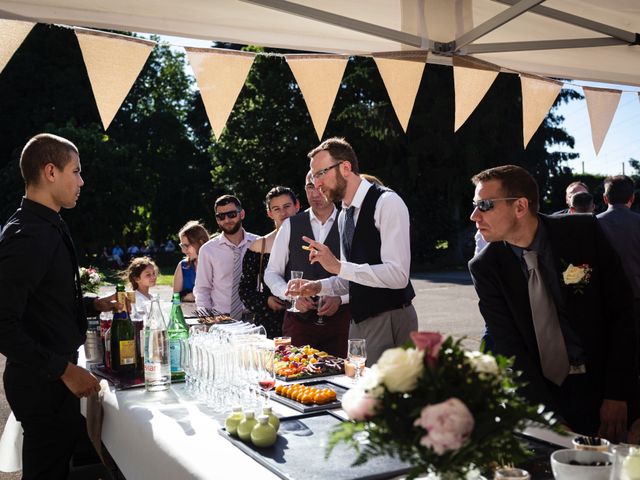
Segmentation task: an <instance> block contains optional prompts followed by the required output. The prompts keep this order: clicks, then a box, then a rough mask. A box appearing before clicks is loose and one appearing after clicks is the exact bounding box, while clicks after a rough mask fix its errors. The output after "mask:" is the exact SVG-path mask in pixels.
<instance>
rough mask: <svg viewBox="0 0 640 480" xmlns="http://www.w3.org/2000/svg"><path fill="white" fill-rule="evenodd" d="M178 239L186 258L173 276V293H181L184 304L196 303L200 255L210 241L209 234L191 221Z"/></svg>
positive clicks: (183, 228) (202, 227)
mask: <svg viewBox="0 0 640 480" xmlns="http://www.w3.org/2000/svg"><path fill="white" fill-rule="evenodd" d="M178 238H179V239H180V249H181V250H182V253H184V255H185V257H184V259H182V260H180V263H178V266H177V267H176V271H175V273H174V274H173V293H179V294H180V299H181V300H182V301H183V302H195V301H196V297H195V296H194V295H193V287H194V286H195V284H196V270H197V268H198V253H199V252H200V247H202V245H204V244H205V243H207V242H208V241H209V232H207V229H206V228H204V226H203V225H202V224H201V223H199V222H198V221H196V220H191V221H189V222H187V223H186V224H185V225H184V227H182V228H181V229H180V231H179V232H178Z"/></svg>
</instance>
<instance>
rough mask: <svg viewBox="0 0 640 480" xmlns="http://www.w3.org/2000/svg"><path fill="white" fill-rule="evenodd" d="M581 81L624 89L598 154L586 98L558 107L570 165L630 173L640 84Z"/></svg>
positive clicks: (638, 140)
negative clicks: (575, 156)
mask: <svg viewBox="0 0 640 480" xmlns="http://www.w3.org/2000/svg"><path fill="white" fill-rule="evenodd" d="M142 35H144V34H142ZM160 38H161V39H162V40H163V41H165V42H168V43H170V44H171V45H173V46H174V47H176V48H179V47H180V46H191V47H210V46H211V41H210V40H197V39H193V38H183V37H172V36H165V35H163V36H161V37H160ZM186 71H187V72H188V73H189V74H190V75H193V71H192V70H191V67H190V66H189V65H188V63H187V67H186ZM582 85H584V86H592V87H601V88H611V89H617V90H621V91H622V92H623V93H622V95H621V98H620V103H619V105H618V109H617V111H616V114H615V116H614V117H613V121H612V122H611V127H610V128H609V133H608V134H607V136H606V138H605V140H604V143H603V145H602V148H601V149H600V153H599V154H598V155H597V156H596V154H595V150H594V148H593V143H592V140H591V126H590V123H589V113H588V111H587V103H586V101H585V100H584V99H583V100H573V101H571V102H570V103H568V104H563V105H561V106H560V107H559V108H558V113H559V114H560V115H562V116H563V117H564V118H565V121H564V124H563V127H564V128H565V130H566V131H567V132H568V133H569V134H570V135H571V136H573V137H574V139H575V146H574V148H573V150H571V149H569V148H566V147H564V148H562V149H563V150H566V151H572V152H575V153H578V154H580V157H579V158H578V159H577V160H572V161H570V162H568V164H567V165H568V166H569V167H570V168H571V169H572V170H573V172H574V173H576V174H580V173H583V172H584V173H591V174H605V175H618V174H621V173H623V171H622V170H623V166H622V164H623V163H624V164H625V166H624V169H625V170H624V173H626V174H627V175H628V174H630V173H631V172H632V169H631V168H630V166H629V159H630V158H635V159H636V160H640V96H639V95H638V92H640V87H630V86H626V85H610V84H598V83H593V82H573V83H572V84H565V86H564V88H573V89H575V90H577V91H578V92H580V93H582V88H581V86H582Z"/></svg>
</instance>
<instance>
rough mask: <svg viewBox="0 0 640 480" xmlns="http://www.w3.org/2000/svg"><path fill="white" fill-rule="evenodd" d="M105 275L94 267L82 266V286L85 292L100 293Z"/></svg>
mask: <svg viewBox="0 0 640 480" xmlns="http://www.w3.org/2000/svg"><path fill="white" fill-rule="evenodd" d="M102 280H103V275H102V274H101V273H100V272H99V271H98V269H97V268H94V267H89V268H85V267H80V288H82V292H83V293H98V290H99V288H100V284H101V283H102Z"/></svg>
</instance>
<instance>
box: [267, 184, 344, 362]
mask: <svg viewBox="0 0 640 480" xmlns="http://www.w3.org/2000/svg"><path fill="white" fill-rule="evenodd" d="M304 190H305V193H306V195H307V201H308V202H309V207H310V208H308V209H307V210H305V211H304V212H302V213H301V214H299V215H296V216H294V217H290V218H288V219H286V220H285V221H284V222H283V223H282V226H281V227H280V230H279V231H278V235H277V236H276V239H275V241H274V243H273V247H272V248H271V256H270V257H269V264H268V265H267V269H266V271H265V273H264V280H265V283H266V284H267V285H268V286H269V288H270V289H271V292H272V293H273V294H274V295H276V296H278V297H280V298H282V299H286V298H287V297H286V296H285V293H284V292H285V291H286V290H287V280H288V279H289V277H290V276H291V271H292V270H298V271H302V272H304V275H303V278H306V279H307V280H317V279H321V278H328V277H330V276H331V274H330V273H329V272H327V271H326V270H324V269H323V268H322V266H321V265H320V264H316V265H311V264H310V263H309V258H308V257H309V254H308V253H307V252H306V251H305V250H304V249H303V248H302V247H303V245H306V242H304V241H303V240H302V237H303V235H306V236H309V237H313V238H314V239H316V240H318V241H320V242H323V243H325V244H326V245H327V246H328V247H329V248H330V249H331V251H333V252H334V253H335V254H336V255H339V254H340V233H339V232H338V222H337V218H338V211H337V209H336V207H335V205H334V204H333V203H331V202H330V201H329V200H328V199H327V198H326V197H325V196H324V195H323V194H322V192H320V190H318V189H317V188H316V186H315V185H314V184H313V177H312V176H311V172H309V173H308V174H307V178H306V182H305V187H304ZM348 301H349V295H344V296H343V297H339V296H327V297H323V298H322V302H321V304H319V303H318V301H317V300H314V299H311V298H305V297H300V298H299V299H297V301H296V308H297V309H298V310H300V312H298V313H295V312H289V311H287V312H286V313H285V316H284V321H283V323H282V332H283V334H284V335H286V336H288V337H291V343H292V344H293V345H306V344H309V345H312V346H313V347H315V348H318V349H320V350H324V351H325V352H328V353H330V354H332V355H337V356H339V357H346V355H347V339H348V338H349V319H350V315H349V308H348V306H347V305H346V303H348Z"/></svg>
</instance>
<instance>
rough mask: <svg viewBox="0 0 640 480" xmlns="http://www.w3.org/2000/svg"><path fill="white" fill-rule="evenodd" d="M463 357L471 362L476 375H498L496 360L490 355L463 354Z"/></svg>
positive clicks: (479, 353) (480, 353)
mask: <svg viewBox="0 0 640 480" xmlns="http://www.w3.org/2000/svg"><path fill="white" fill-rule="evenodd" d="M464 354H465V356H466V357H467V358H468V359H469V361H470V362H471V366H472V367H473V369H474V370H475V371H476V372H478V373H490V374H491V375H497V374H498V364H497V363H496V359H495V358H493V357H492V356H491V355H486V354H484V353H482V352H478V351H475V352H464Z"/></svg>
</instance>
